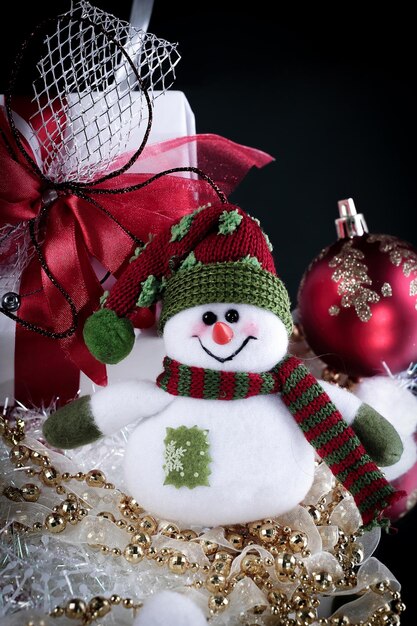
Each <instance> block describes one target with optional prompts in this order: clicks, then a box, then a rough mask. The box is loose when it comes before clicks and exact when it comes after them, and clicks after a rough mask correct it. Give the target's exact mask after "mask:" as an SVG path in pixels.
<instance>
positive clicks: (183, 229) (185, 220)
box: [170, 213, 194, 241]
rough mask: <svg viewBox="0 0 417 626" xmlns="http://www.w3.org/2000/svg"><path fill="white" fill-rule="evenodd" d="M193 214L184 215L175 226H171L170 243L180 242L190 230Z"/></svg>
mask: <svg viewBox="0 0 417 626" xmlns="http://www.w3.org/2000/svg"><path fill="white" fill-rule="evenodd" d="M193 219H194V214H193V213H190V214H189V215H184V217H182V218H181V219H180V221H179V222H178V223H177V224H174V225H173V226H171V239H170V241H181V239H184V237H185V235H186V234H187V233H188V232H189V230H190V228H191V224H192V221H193Z"/></svg>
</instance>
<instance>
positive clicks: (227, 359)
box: [193, 335, 258, 363]
mask: <svg viewBox="0 0 417 626" xmlns="http://www.w3.org/2000/svg"><path fill="white" fill-rule="evenodd" d="M193 337H196V338H197V339H198V341H199V342H200V346H201V347H202V348H203V350H204V352H207V354H208V355H209V356H212V357H213V359H216V361H219V363H225V362H226V361H232V360H233V359H234V358H235V356H237V355H238V354H239V352H242V350H243V348H244V347H245V346H246V345H247V344H248V343H249V340H250V339H258V337H253V336H252V335H249V337H246V339H245V340H244V341H243V343H242V345H241V346H240V347H239V348H238V349H237V350H235V351H234V352H233V354H231V355H230V356H225V357H222V356H216V355H215V354H213V353H212V352H210V350H209V349H208V348H206V346H203V344H202V342H201V339H200V337H199V336H198V335H193Z"/></svg>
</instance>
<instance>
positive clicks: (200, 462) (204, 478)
mask: <svg viewBox="0 0 417 626" xmlns="http://www.w3.org/2000/svg"><path fill="white" fill-rule="evenodd" d="M166 433H167V434H166V437H165V439H164V443H165V452H164V461H165V463H164V466H163V467H164V471H165V482H164V485H174V487H176V488H177V489H179V488H180V487H188V488H189V489H194V487H198V486H199V485H202V486H205V487H208V486H209V485H210V483H209V480H208V477H209V476H210V474H211V470H210V467H209V464H210V461H211V457H210V453H209V448H210V445H209V443H208V441H207V436H208V430H202V429H201V428H198V427H197V426H193V427H192V428H187V427H186V426H180V427H179V428H167V429H166Z"/></svg>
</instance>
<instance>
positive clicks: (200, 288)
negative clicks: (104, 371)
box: [159, 261, 293, 336]
mask: <svg viewBox="0 0 417 626" xmlns="http://www.w3.org/2000/svg"><path fill="white" fill-rule="evenodd" d="M211 302H230V303H234V304H252V305H254V306H259V307H261V308H262V309H267V310H268V311H272V313H275V315H277V316H278V317H279V318H280V320H281V321H282V322H283V324H284V326H285V328H286V329H287V333H288V336H290V335H291V333H292V329H293V321H292V317H291V304H290V298H289V296H288V292H287V290H286V288H285V286H284V283H283V282H282V280H280V279H279V278H278V277H277V276H275V275H274V274H271V273H270V272H267V271H266V270H263V269H262V268H258V267H255V266H252V265H250V264H248V263H244V262H242V261H236V262H234V263H212V264H207V265H203V264H201V265H197V266H195V267H193V268H191V269H184V270H180V271H178V272H177V273H176V274H174V275H173V276H172V278H170V279H169V280H168V281H167V283H166V287H165V293H164V298H163V306H162V312H161V317H160V319H159V332H161V333H162V331H163V328H164V326H165V324H166V322H167V321H168V320H169V318H170V317H172V316H173V315H176V314H177V313H179V312H180V311H183V310H184V309H189V308H191V307H193V306H198V305H200V304H209V303H211Z"/></svg>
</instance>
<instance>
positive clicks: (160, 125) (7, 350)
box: [0, 91, 196, 405]
mask: <svg viewBox="0 0 417 626" xmlns="http://www.w3.org/2000/svg"><path fill="white" fill-rule="evenodd" d="M155 95H158V92H156V93H155ZM3 102H4V99H3V96H0V104H3ZM98 102H99V101H98ZM138 106H139V94H138ZM90 111H91V109H90ZM153 112H154V116H153V125H152V130H151V134H150V137H149V141H148V145H150V144H154V143H158V142H161V141H165V140H168V139H173V138H175V137H184V136H188V135H194V134H195V117H194V114H193V112H192V109H191V107H190V105H189V103H188V100H187V98H186V97H185V95H184V93H182V92H181V91H168V92H166V93H164V94H161V95H158V97H157V98H156V99H155V101H154V107H153ZM74 114H75V109H74ZM142 128H143V126H142V125H141V127H140V130H139V129H138V132H136V133H135V132H133V133H132V134H131V136H130V139H129V142H128V144H127V148H126V151H131V150H134V149H137V147H138V145H139V143H140V141H141V138H142V133H143V131H142ZM194 150H195V146H194V145H193V146H191V147H190V146H185V147H184V149H183V151H182V153H181V163H182V164H183V165H184V166H195V165H196V159H195V152H194ZM132 171H134V172H140V171H141V164H140V159H139V161H138V162H136V164H135V166H134V168H133V169H132ZM97 272H98V275H100V276H102V275H103V274H104V271H103V269H102V268H100V267H99V266H97ZM4 283H5V281H4V277H3V280H2V276H1V269H0V297H1V296H2V295H3V293H4V292H5V288H4ZM135 332H136V337H137V338H136V342H135V346H134V349H133V351H132V352H131V354H130V355H129V356H128V357H127V358H126V359H125V360H124V361H123V362H121V363H119V364H118V365H110V366H107V372H108V380H109V383H112V382H115V381H117V380H123V379H127V378H150V379H153V378H155V377H156V376H157V375H158V373H159V372H160V370H161V366H162V359H163V356H164V349H163V342H162V339H160V338H159V337H157V336H156V332H155V331H154V330H152V331H143V332H141V331H135ZM14 336H15V323H14V322H13V321H12V320H10V319H9V318H8V317H6V316H5V315H0V405H1V404H3V403H4V401H5V399H6V398H8V403H9V404H11V403H12V402H14ZM93 389H94V385H93V383H92V381H91V380H90V379H89V378H87V376H85V375H84V374H82V373H81V376H80V393H81V394H82V395H84V394H87V393H91V392H92V391H93ZM17 400H19V398H17Z"/></svg>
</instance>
